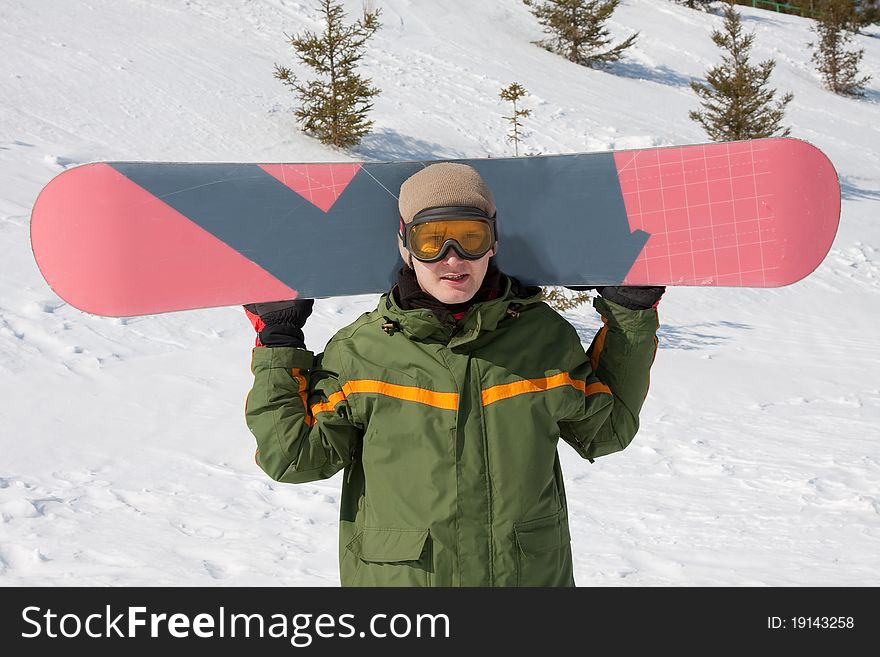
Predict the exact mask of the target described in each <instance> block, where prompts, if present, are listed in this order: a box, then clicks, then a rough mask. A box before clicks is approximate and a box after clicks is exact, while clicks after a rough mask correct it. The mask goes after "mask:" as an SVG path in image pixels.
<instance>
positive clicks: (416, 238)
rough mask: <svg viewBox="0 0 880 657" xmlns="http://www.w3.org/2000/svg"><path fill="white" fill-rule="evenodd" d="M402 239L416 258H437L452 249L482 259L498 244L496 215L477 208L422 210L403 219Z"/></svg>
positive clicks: (434, 259)
mask: <svg viewBox="0 0 880 657" xmlns="http://www.w3.org/2000/svg"><path fill="white" fill-rule="evenodd" d="M399 235H400V239H401V241H402V242H403V246H404V247H405V248H406V250H407V251H409V252H410V253H411V254H412V256H413V257H414V258H416V259H417V260H421V261H422V262H437V261H439V260H442V259H443V258H445V257H446V254H447V253H449V249H455V252H456V253H457V254H458V255H459V256H461V257H462V258H464V259H465V260H479V259H480V258H482V257H483V256H484V255H486V254H487V253H488V252H489V250H490V249H491V248H492V247H493V246H495V242H496V240H497V237H496V234H495V217H490V216H488V215H486V213H485V212H482V211H480V210H478V209H476V208H467V207H442V208H428V209H427V210H422V211H421V212H419V213H418V214H416V215H415V217H413V220H412V222H410V223H408V224H404V223H403V219H401V220H400V232H399Z"/></svg>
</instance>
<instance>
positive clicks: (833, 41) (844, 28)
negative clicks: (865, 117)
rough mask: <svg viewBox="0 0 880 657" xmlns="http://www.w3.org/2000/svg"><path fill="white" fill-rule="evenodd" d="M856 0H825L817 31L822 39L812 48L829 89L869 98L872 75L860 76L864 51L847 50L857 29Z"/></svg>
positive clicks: (814, 29)
mask: <svg viewBox="0 0 880 657" xmlns="http://www.w3.org/2000/svg"><path fill="white" fill-rule="evenodd" d="M854 13H855V8H854V6H853V2H852V0H822V2H821V3H820V6H819V18H818V20H817V21H816V25H815V26H814V27H813V31H814V32H815V33H816V35H817V36H818V37H819V40H818V41H817V42H815V43H811V44H810V47H811V48H813V49H814V52H813V62H815V64H816V68H817V69H818V70H819V73H820V74H821V75H822V79H823V80H824V81H825V86H826V87H828V89H830V90H831V91H833V92H834V93H836V94H841V95H844V96H857V97H861V96H864V95H865V91H864V89H863V87H864V86H865V84H867V82H868V80H870V79H871V76H870V75H866V76H862V77H859V62H860V61H861V60H862V56H863V55H864V54H865V51H864V49H859V50H850V51H847V50H846V46H847V44H848V43H849V42H850V40H851V39H852V37H853V35H852V32H851V31H850V30H852V29H854V28H855V22H854V20H853V16H854Z"/></svg>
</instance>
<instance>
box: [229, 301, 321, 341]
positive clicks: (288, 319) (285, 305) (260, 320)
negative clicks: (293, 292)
mask: <svg viewBox="0 0 880 657" xmlns="http://www.w3.org/2000/svg"><path fill="white" fill-rule="evenodd" d="M314 303H315V300H314V299H296V300H291V301H272V302H269V303H248V304H245V306H244V311H245V314H247V316H248V319H249V320H250V321H251V324H252V325H253V327H254V330H255V331H256V332H257V346H258V347H299V348H300V349H305V348H306V343H305V336H304V335H303V332H302V329H303V326H305V324H306V319H308V317H309V315H311V314H312V306H313V305H314Z"/></svg>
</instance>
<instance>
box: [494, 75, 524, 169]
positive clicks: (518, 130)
mask: <svg viewBox="0 0 880 657" xmlns="http://www.w3.org/2000/svg"><path fill="white" fill-rule="evenodd" d="M528 93H529V92H528V91H527V90H526V88H525V87H523V86H522V85H521V84H520V83H519V82H511V83H510V84H509V85H507V86H506V87H504V89H502V90H501V92H500V93H499V94H498V96H499V98H501V100H509V101H510V102H511V103H513V115H512V116H505V117H502V118H504V119H506V120H507V121H509V122H510V132H508V133H507V141H510V142H513V151H514V154H515V155H516V156H517V157H519V145H520V144H521V143H522V140H523V137H525V136H526V134H525V133H524V132H523V129H522V123H520V121H519V120H520V119H524V118H526V117H528V116H531V114H532V110H530V109H528V108H520V107H517V106H516V102H517V101H518V100H520V99H521V98H522V97H523V96H527V95H528Z"/></svg>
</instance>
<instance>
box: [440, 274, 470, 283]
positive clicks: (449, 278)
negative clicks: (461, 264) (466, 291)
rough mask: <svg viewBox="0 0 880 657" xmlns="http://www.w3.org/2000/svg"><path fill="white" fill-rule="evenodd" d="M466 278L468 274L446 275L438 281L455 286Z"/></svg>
mask: <svg viewBox="0 0 880 657" xmlns="http://www.w3.org/2000/svg"><path fill="white" fill-rule="evenodd" d="M468 278H469V274H446V275H445V276H441V277H440V280H441V281H446V282H447V283H452V284H453V285H455V284H461V283H464V282H465V281H466V280H467V279H468Z"/></svg>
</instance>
